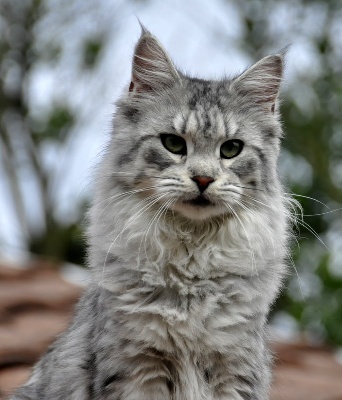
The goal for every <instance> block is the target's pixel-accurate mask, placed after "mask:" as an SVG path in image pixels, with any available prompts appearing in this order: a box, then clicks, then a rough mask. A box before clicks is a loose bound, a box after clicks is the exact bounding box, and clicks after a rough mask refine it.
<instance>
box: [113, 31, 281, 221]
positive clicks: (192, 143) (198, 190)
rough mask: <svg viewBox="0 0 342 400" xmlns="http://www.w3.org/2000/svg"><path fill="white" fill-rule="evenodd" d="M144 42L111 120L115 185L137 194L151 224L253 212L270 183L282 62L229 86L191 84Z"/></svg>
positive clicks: (271, 62) (148, 39)
mask: <svg viewBox="0 0 342 400" xmlns="http://www.w3.org/2000/svg"><path fill="white" fill-rule="evenodd" d="M144 35H145V38H144ZM144 35H143V36H142V38H141V39H140V41H139V43H138V46H137V49H136V57H137V53H138V57H139V58H137V59H136V60H135V62H134V64H133V78H132V83H131V85H130V90H129V93H128V95H127V97H124V98H123V99H122V100H121V102H120V103H119V110H118V116H117V118H116V123H117V126H116V132H115V135H116V136H115V140H114V142H113V143H114V147H115V149H114V150H113V151H114V152H115V159H116V167H115V169H116V171H117V177H118V178H117V179H118V181H120V182H121V183H124V185H125V187H126V188H127V190H137V192H136V193H135V195H137V196H140V197H141V198H144V199H145V200H146V201H145V202H142V207H149V208H153V209H155V210H156V218H158V215H162V214H163V211H165V210H166V209H171V210H174V211H175V212H178V213H180V214H182V215H183V216H185V217H187V218H190V219H197V220H203V219H207V218H210V217H213V216H217V215H221V214H233V215H234V214H235V215H238V213H239V211H240V210H241V209H245V208H246V207H247V208H248V209H253V208H255V207H257V206H258V202H260V201H261V200H262V199H264V198H265V195H266V193H268V194H269V195H271V193H272V185H274V183H275V182H276V159H277V156H278V150H279V137H280V135H281V128H280V125H279V122H278V119H277V117H276V115H275V110H274V106H275V101H276V96H277V92H278V87H279V80H280V76H276V75H277V74H278V75H279V74H281V58H280V57H279V56H270V57H273V59H271V58H269V59H264V60H265V61H264V62H263V64H262V65H259V64H260V63H262V61H263V60H262V61H261V62H259V63H258V64H256V65H255V66H253V67H252V68H251V69H250V70H248V71H246V72H245V73H244V74H242V75H241V76H240V77H238V78H237V79H235V80H224V81H203V80H199V79H191V78H188V77H186V76H184V75H181V74H179V73H178V72H177V71H176V70H175V69H174V67H173V65H172V64H171V61H170V60H169V59H168V57H167V55H166V53H164V51H163V50H162V49H161V48H160V45H159V43H158V42H156V39H155V38H154V37H152V36H151V35H150V34H146V33H145V34H144ZM147 45H148V46H149V47H146V46H147ZM153 46H155V47H156V49H157V50H158V52H159V53H158V54H155V52H154V53H153V51H152V50H153ZM162 51H163V53H161V52H162ZM141 53H143V56H141ZM156 57H157V58H158V57H159V58H158V63H157V64H156V65H154V64H153V60H154V58H156ZM162 57H164V58H163V61H164V64H165V65H164V66H162V64H161V58H162ZM141 60H143V62H142V61H141ZM151 60H152V61H151ZM150 61H151V65H150V64H148V62H150ZM139 62H140V64H139ZM137 63H138V65H136V64H137ZM144 68H145V70H147V72H146V71H145V75H144ZM153 68H155V71H154V70H153ZM135 71H137V73H136V75H135ZM153 71H154V73H155V75H152V72H153ZM272 72H273V75H275V76H273V75H272ZM167 74H168V75H167ZM146 75H147V76H146ZM260 76H261V77H262V78H263V79H264V81H263V80H262V79H259V81H258V79H257V78H260ZM258 85H259V86H260V88H259V86H258ZM258 88H259V89H260V90H258ZM158 212H159V214H158Z"/></svg>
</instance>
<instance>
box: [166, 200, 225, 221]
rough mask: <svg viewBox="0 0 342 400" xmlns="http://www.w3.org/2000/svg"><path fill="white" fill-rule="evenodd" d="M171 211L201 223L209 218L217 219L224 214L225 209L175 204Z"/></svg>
mask: <svg viewBox="0 0 342 400" xmlns="http://www.w3.org/2000/svg"><path fill="white" fill-rule="evenodd" d="M173 210H175V211H177V212H179V213H180V214H181V215H183V216H184V217H186V218H188V219H191V220H197V221H203V220H206V219H209V218H213V217H217V216H218V215H222V214H225V213H226V212H227V210H226V209H223V208H222V207H220V206H218V205H214V204H208V205H204V204H194V203H176V204H175V205H174V206H173Z"/></svg>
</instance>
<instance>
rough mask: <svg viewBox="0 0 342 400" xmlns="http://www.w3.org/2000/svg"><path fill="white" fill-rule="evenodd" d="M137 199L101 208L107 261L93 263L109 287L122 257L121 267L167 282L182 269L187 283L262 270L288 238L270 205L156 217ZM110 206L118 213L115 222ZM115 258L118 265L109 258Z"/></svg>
mask: <svg viewBox="0 0 342 400" xmlns="http://www.w3.org/2000/svg"><path fill="white" fill-rule="evenodd" d="M138 203H139V199H137V198H134V197H131V198H128V199H127V200H126V201H125V202H124V204H120V207H118V205H117V204H114V205H110V206H109V208H111V210H110V211H109V210H108V205H106V204H104V203H102V206H101V207H100V208H102V211H101V210H100V208H98V209H97V212H96V214H98V215H99V217H98V218H97V220H98V223H97V228H96V235H94V232H93V235H92V236H93V245H95V246H96V247H97V249H98V250H100V252H99V255H100V254H101V256H102V259H103V264H101V265H97V266H95V268H94V269H95V271H96V275H98V279H97V280H98V281H99V282H100V284H101V285H103V286H105V287H106V288H107V289H110V288H111V286H112V283H111V282H112V281H113V280H115V277H114V276H115V275H116V271H114V269H116V268H117V265H118V260H125V262H124V265H123V264H122V267H123V268H128V269H131V270H132V271H139V272H140V273H141V274H142V279H143V280H145V281H146V282H147V283H149V284H157V283H158V284H161V285H168V283H169V278H170V276H171V275H172V276H175V275H177V279H178V280H179V281H182V286H184V282H189V284H191V281H193V280H208V279H209V280H210V279H217V278H220V277H225V276H227V275H229V274H238V275H240V276H254V275H255V276H257V275H258V274H259V273H260V272H261V269H263V268H265V267H266V265H267V262H266V260H267V259H273V258H274V253H275V249H276V246H277V242H278V240H283V238H280V237H276V235H275V232H276V231H277V223H281V221H276V220H275V221H274V224H273V226H274V230H273V229H272V228H270V226H271V224H270V223H269V218H270V212H269V210H268V211H267V212H266V211H265V210H262V209H260V210H259V211H255V210H254V212H253V213H246V212H244V211H243V210H242V211H241V212H240V213H239V216H238V218H236V217H233V216H231V215H229V214H226V215H222V216H220V217H215V218H211V219H208V220H205V221H198V220H189V219H186V218H185V217H184V216H181V215H180V214H178V213H176V212H173V211H172V210H169V211H167V212H165V213H164V214H162V215H161V216H160V217H159V218H158V217H156V218H154V217H155V215H156V212H157V211H156V210H158V207H157V208H156V210H151V209H149V210H145V211H144V212H139V211H137V210H139V208H137V204H138ZM104 207H107V209H106V212H107V213H106V216H105V217H104V214H105V213H104V212H103V208H104ZM95 209H96V208H95ZM134 211H135V212H134ZM108 212H110V213H111V215H112V216H113V217H112V223H111V224H109V223H108V222H109V218H108ZM96 214H95V215H96ZM109 226H110V227H111V228H110V230H109V228H108V227H109ZM265 226H267V229H266V228H265ZM93 228H95V226H94V225H93ZM277 256H279V249H278V250H277ZM112 259H115V263H114V265H111V263H110V262H109V261H110V260H112ZM260 261H262V262H260ZM185 286H187V285H185ZM186 290H187V289H186Z"/></svg>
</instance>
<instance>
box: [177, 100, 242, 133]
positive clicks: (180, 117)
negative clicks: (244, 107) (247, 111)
mask: <svg viewBox="0 0 342 400" xmlns="http://www.w3.org/2000/svg"><path fill="white" fill-rule="evenodd" d="M172 125H173V128H174V130H175V132H176V133H178V134H179V135H189V136H191V137H194V138H196V136H198V135H200V136H201V137H205V138H208V139H209V138H219V137H221V138H228V137H233V136H234V135H235V133H236V132H237V130H238V124H237V121H236V118H235V117H234V115H233V113H224V112H222V110H220V108H219V107H218V106H211V107H203V105H201V104H197V105H196V106H195V107H191V108H187V107H185V108H184V109H182V110H181V111H179V112H178V113H177V114H176V115H175V117H174V118H173V121H172Z"/></svg>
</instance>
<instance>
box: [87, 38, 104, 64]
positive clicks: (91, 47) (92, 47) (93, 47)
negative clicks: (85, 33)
mask: <svg viewBox="0 0 342 400" xmlns="http://www.w3.org/2000/svg"><path fill="white" fill-rule="evenodd" d="M102 46H103V40H102V39H100V38H89V39H88V40H87V41H85V43H84V46H83V65H84V67H86V68H93V67H94V66H95V65H96V63H97V61H98V58H99V56H100V54H101V50H102Z"/></svg>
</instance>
